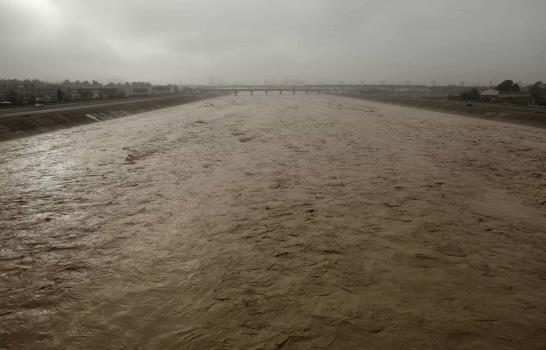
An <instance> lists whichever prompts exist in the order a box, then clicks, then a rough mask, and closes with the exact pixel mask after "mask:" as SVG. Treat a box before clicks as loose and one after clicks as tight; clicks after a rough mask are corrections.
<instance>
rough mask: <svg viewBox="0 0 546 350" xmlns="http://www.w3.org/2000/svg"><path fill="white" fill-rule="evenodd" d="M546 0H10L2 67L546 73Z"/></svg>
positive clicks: (48, 72) (402, 75) (329, 76)
mask: <svg viewBox="0 0 546 350" xmlns="http://www.w3.org/2000/svg"><path fill="white" fill-rule="evenodd" d="M545 16H546V0H0V40H1V47H0V77H3V78H39V79H45V80H64V79H65V78H68V79H71V80H76V79H79V80H92V79H96V80H100V81H110V80H114V81H127V80H128V81H140V80H145V81H152V82H157V83H161V82H175V83H208V82H209V81H210V79H211V78H214V79H215V80H216V81H220V80H224V81H225V82H256V83H263V82H264V81H265V80H274V79H278V81H279V82H281V81H283V80H284V79H287V78H288V79H299V80H306V81H308V82H316V81H331V82H337V81H345V82H350V81H351V82H353V81H361V80H364V81H366V82H377V81H382V80H386V81H398V82H405V81H407V80H409V81H411V82H415V83H430V82H432V81H433V80H436V81H437V82H438V83H459V82H460V81H465V82H466V83H467V84H472V83H478V82H480V83H487V82H488V81H489V80H494V81H497V82H498V81H500V80H502V79H505V78H510V79H513V80H516V81H519V80H521V81H523V82H534V81H537V80H545V81H546V17H545Z"/></svg>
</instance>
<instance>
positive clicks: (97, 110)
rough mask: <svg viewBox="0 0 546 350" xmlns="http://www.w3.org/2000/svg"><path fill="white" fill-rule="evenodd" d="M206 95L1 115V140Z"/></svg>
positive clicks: (192, 100) (182, 101)
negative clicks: (7, 115) (10, 115)
mask: <svg viewBox="0 0 546 350" xmlns="http://www.w3.org/2000/svg"><path fill="white" fill-rule="evenodd" d="M209 97H211V96H210V95H206V96H205V95H197V96H169V97H165V98H156V99H146V100H136V101H134V102H124V101H120V102H119V103H115V104H107V105H89V106H79V107H77V108H74V109H68V108H66V109H65V110H60V111H59V110H47V109H45V110H44V111H43V113H39V114H32V115H30V114H29V115H18V116H12V117H2V116H1V115H0V141H4V140H10V139H14V138H18V137H24V136H29V135H36V134H41V133H44V132H50V131H53V130H59V129H64V128H68V127H72V126H76V125H82V124H89V123H96V122H100V121H103V120H109V119H115V118H119V117H124V116H127V115H132V114H137V113H143V112H148V111H152V110H155V109H161V108H166V107H171V106H175V105H180V104H185V103H189V102H194V101H198V100H202V99H205V98H209Z"/></svg>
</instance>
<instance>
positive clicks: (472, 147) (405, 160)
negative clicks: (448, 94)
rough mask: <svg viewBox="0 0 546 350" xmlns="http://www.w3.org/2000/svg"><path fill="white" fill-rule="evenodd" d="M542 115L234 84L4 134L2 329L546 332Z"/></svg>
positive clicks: (533, 340)
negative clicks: (151, 107) (524, 117)
mask: <svg viewBox="0 0 546 350" xmlns="http://www.w3.org/2000/svg"><path fill="white" fill-rule="evenodd" d="M545 347H546V132H545V130H544V129H538V128H532V127H526V126H519V125H512V124H505V123H500V122H491V121H485V120H479V119H472V118H467V117H462V116H455V115H449V114H442V113H437V112H430V111H423V110H417V109H411V108H406V107H399V106H392V105H385V104H380V103H376V102H368V101H364V100H357V99H349V98H344V97H335V96H324V95H322V96H318V95H307V96H306V95H296V96H292V95H290V96H287V95H283V96H278V95H277V96H275V95H270V96H256V95H255V96H252V97H251V96H241V95H239V96H226V97H222V98H217V99H212V100H207V101H200V102H196V103H192V104H188V105H182V106H178V107H172V108H168V109H163V110H159V111H154V112H149V113H144V114H139V115H134V116H130V117H125V118H120V119H116V120H110V121H106V122H101V123H96V124H91V125H86V126H81V127H76V128H71V129H65V130H61V131H57V132H53V133H49V134H43V135H39V136H34V137H27V138H22V139H18V140H13V141H9V142H3V143H0V349H10V350H11V349H408V350H409V349H413V350H417V349H419V350H423V349H431V350H432V349H497V350H498V349H544V348H545Z"/></svg>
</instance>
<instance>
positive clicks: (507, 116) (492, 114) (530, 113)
mask: <svg viewBox="0 0 546 350" xmlns="http://www.w3.org/2000/svg"><path fill="white" fill-rule="evenodd" d="M343 96H346V97H353V98H360V99H365V100H369V101H377V102H383V103H392V104H398V105H401V106H409V107H416V108H422V109H429V110H435V111H442V112H447V113H455V114H460V115H464V116H470V117H477V118H481V119H487V120H495V121H502V122H508V123H515V124H521V125H528V126H534V127H540V128H546V108H544V109H541V108H540V107H536V108H529V107H526V106H521V107H520V106H511V105H502V104H494V103H481V102H470V103H469V102H464V101H453V100H448V99H433V98H424V97H423V98H411V97H399V96H374V95H361V94H344V95H343Z"/></svg>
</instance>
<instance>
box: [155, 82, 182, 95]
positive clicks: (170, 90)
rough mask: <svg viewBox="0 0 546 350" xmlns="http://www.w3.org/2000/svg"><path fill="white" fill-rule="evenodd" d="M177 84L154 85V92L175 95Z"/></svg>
mask: <svg viewBox="0 0 546 350" xmlns="http://www.w3.org/2000/svg"><path fill="white" fill-rule="evenodd" d="M176 90H177V86H176V85H171V84H169V85H154V86H153V94H154V95H174V94H176Z"/></svg>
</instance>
